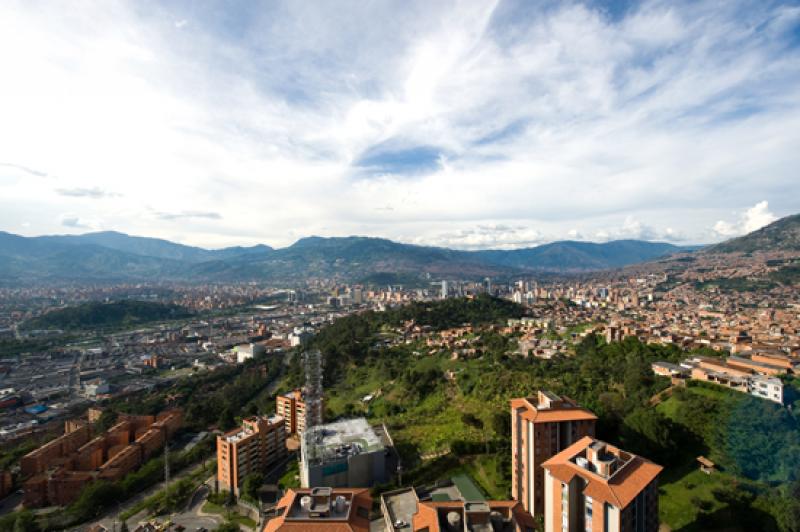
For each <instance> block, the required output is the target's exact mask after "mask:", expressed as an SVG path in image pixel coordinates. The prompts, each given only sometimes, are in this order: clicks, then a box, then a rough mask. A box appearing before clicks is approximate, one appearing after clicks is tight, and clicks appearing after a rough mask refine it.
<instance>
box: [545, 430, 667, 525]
mask: <svg viewBox="0 0 800 532" xmlns="http://www.w3.org/2000/svg"><path fill="white" fill-rule="evenodd" d="M542 467H543V469H544V485H545V490H544V491H545V514H544V529H545V532H556V531H558V532H578V531H580V532H584V531H591V532H657V531H658V525H659V522H658V475H659V473H660V472H661V470H662V469H663V468H662V467H661V466H659V465H656V464H654V463H652V462H650V461H649V460H646V459H644V458H642V457H640V456H637V455H635V454H632V453H628V452H626V451H623V450H621V449H618V448H616V447H613V446H611V445H608V444H607V443H605V442H602V441H599V440H595V439H594V438H591V437H588V436H587V437H585V438H582V439H581V440H579V441H578V442H576V443H575V444H573V445H571V446H570V447H568V448H566V449H564V450H563V451H561V452H560V453H558V454H557V455H555V456H554V457H552V458H551V459H549V460H547V461H546V462H545V463H544V464H543V466H542Z"/></svg>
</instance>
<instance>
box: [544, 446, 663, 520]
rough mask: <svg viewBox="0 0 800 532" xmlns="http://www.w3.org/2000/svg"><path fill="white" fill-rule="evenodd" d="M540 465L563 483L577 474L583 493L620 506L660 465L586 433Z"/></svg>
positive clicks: (622, 505) (626, 501) (632, 495)
mask: <svg viewBox="0 0 800 532" xmlns="http://www.w3.org/2000/svg"><path fill="white" fill-rule="evenodd" d="M542 467H544V468H545V469H546V470H547V471H548V472H549V473H550V474H551V475H553V477H555V478H557V479H558V480H560V481H561V482H565V483H569V482H570V481H571V480H572V479H573V478H574V477H575V476H576V475H577V476H580V477H581V478H582V479H583V481H584V485H583V493H584V495H586V496H588V497H591V498H592V499H595V500H598V501H603V502H607V503H609V504H611V505H613V506H615V507H617V508H620V509H622V508H625V507H626V506H628V504H630V503H631V501H632V500H633V499H634V498H635V497H636V495H638V494H639V493H640V492H641V491H642V490H643V489H644V488H646V487H647V486H648V485H649V484H650V482H652V481H653V479H655V478H656V477H657V476H658V474H659V473H660V472H661V470H662V469H663V468H662V467H661V466H659V465H657V464H654V463H652V462H650V461H649V460H646V459H644V458H642V457H640V456H637V455H635V454H632V453H629V452H626V451H623V450H622V449H619V448H617V447H613V446H611V445H608V444H607V443H605V442H602V441H599V440H595V439H593V438H591V437H589V436H586V437H584V438H581V439H580V440H578V441H577V442H575V443H574V444H572V445H570V446H569V447H567V448H566V449H564V450H563V451H561V452H560V453H558V454H557V455H555V456H553V457H552V458H550V459H549V460H547V461H546V462H544V464H542Z"/></svg>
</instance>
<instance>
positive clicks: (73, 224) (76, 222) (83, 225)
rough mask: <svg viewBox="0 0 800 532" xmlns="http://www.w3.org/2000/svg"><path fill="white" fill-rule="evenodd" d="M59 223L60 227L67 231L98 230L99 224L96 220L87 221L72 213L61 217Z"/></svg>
mask: <svg viewBox="0 0 800 532" xmlns="http://www.w3.org/2000/svg"><path fill="white" fill-rule="evenodd" d="M60 223H61V225H62V226H64V227H67V228H69V229H91V230H96V229H100V222H99V221H98V220H87V219H85V218H81V217H80V216H78V215H77V214H73V213H66V214H63V215H61V219H60Z"/></svg>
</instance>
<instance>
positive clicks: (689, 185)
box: [0, 1, 800, 249]
mask: <svg viewBox="0 0 800 532" xmlns="http://www.w3.org/2000/svg"><path fill="white" fill-rule="evenodd" d="M798 47H800V4H798V3H797V2H768V1H752V2H745V1H741V2H740V1H728V2H716V1H713V2H712V1H707V2H704V1H687V2H680V1H678V2H675V1H669V2H667V1H653V2H649V1H646V2H623V1H610V2H604V3H600V2H569V1H552V2H526V1H521V2H505V1H500V2H487V1H476V2H457V3H450V2H431V1H420V2H412V1H408V2H406V1H404V2H311V1H305V2H293V1H288V2H261V3H252V2H188V1H186V2H169V3H163V2H151V3H148V2H77V3H70V4H69V5H67V4H59V3H54V2H37V1H19V2H16V1H12V2H3V3H2V5H0V64H2V65H3V67H4V72H7V73H9V74H8V75H4V79H3V83H2V84H0V116H1V117H3V119H2V121H0V230H5V231H10V232H14V233H20V234H26V235H35V234H52V233H79V232H86V231H91V230H106V229H114V230H119V231H125V232H129V233H132V234H141V235H149V236H158V237H163V238H169V239H173V240H177V241H181V242H185V243H189V244H196V245H202V246H207V247H219V246H225V245H237V244H253V243H259V242H263V243H268V244H271V245H277V246H282V245H287V244H289V243H291V242H293V241H294V240H296V239H297V238H300V237H303V236H308V235H311V234H319V235H325V236H335V235H350V234H360V235H373V236H383V237H388V238H392V239H395V240H400V241H404V242H413V243H420V244H434V245H446V246H452V247H458V248H466V249H471V248H485V247H507V248H508V247H520V246H528V245H534V244H538V243H543V242H547V241H552V240H559V239H565V238H571V239H582V240H593V241H603V240H609V239H616V238H644V239H649V240H664V241H671V242H675V243H687V244H688V243H701V242H713V241H717V240H720V239H723V238H727V237H730V236H734V235H737V234H741V233H743V232H746V231H748V230H752V229H754V228H757V227H760V226H762V225H764V224H765V223H768V222H769V221H771V220H773V219H775V218H776V217H780V216H784V215H787V214H793V213H795V212H798V211H800V201H799V200H798V198H800V178H798V175H797V168H798V167H799V166H800V165H798V163H800V54H799V53H798Z"/></svg>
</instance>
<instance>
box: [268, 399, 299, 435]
mask: <svg viewBox="0 0 800 532" xmlns="http://www.w3.org/2000/svg"><path fill="white" fill-rule="evenodd" d="M275 413H276V414H277V415H279V416H281V417H283V418H284V419H285V420H286V433H287V434H289V435H293V434H298V435H299V434H302V433H303V432H305V430H306V402H305V397H304V396H303V392H302V390H292V391H291V392H289V393H285V394H282V395H278V397H277V398H276V399H275Z"/></svg>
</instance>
